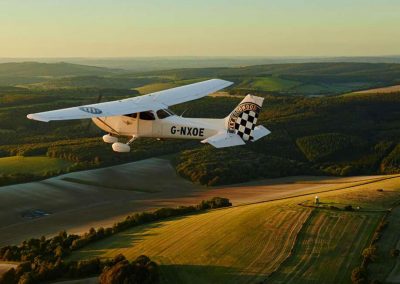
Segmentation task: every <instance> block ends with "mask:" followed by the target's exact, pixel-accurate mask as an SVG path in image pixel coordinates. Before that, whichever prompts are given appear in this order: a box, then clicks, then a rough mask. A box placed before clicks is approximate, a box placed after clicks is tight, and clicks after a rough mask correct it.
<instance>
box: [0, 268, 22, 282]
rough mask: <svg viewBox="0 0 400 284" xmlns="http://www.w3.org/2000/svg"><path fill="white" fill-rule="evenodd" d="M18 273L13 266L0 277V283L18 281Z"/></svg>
mask: <svg viewBox="0 0 400 284" xmlns="http://www.w3.org/2000/svg"><path fill="white" fill-rule="evenodd" d="M17 280H18V279H17V275H16V273H15V269H14V268H11V269H9V270H8V271H6V272H5V273H3V275H2V276H1V277H0V283H2V284H15V283H17Z"/></svg>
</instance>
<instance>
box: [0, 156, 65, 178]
mask: <svg viewBox="0 0 400 284" xmlns="http://www.w3.org/2000/svg"><path fill="white" fill-rule="evenodd" d="M71 164H72V163H71V162H69V161H65V160H62V159H57V158H48V157H22V156H12V157H4V158H0V173H2V174H13V173H35V174H40V173H44V172H53V171H54V172H56V171H59V170H62V169H65V168H67V167H69V166H70V165H71Z"/></svg>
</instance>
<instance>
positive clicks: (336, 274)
mask: <svg viewBox="0 0 400 284" xmlns="http://www.w3.org/2000/svg"><path fill="white" fill-rule="evenodd" d="M381 216H382V214H376V213H375V214H373V213H371V214H359V213H349V212H339V213H338V212H334V211H328V210H315V211H314V212H313V214H312V215H311V217H310V218H309V220H308V221H307V224H306V226H304V228H303V230H302V231H301V233H300V234H299V237H298V241H297V243H296V246H295V249H294V253H293V256H292V257H291V258H290V259H288V261H287V262H285V263H284V265H282V267H281V269H279V270H278V271H277V273H275V274H274V275H273V276H272V277H271V278H270V280H271V282H273V283H328V282H327V281H328V279H329V283H348V282H349V279H350V274H351V271H352V270H353V269H354V267H356V266H357V265H359V262H360V254H361V251H362V250H363V249H364V247H365V245H366V244H367V243H368V240H369V239H370V237H371V236H372V233H373V230H374V229H375V227H376V226H377V224H378V222H379V220H380V218H381Z"/></svg>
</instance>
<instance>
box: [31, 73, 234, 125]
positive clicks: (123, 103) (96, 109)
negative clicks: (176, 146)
mask: <svg viewBox="0 0 400 284" xmlns="http://www.w3.org/2000/svg"><path fill="white" fill-rule="evenodd" d="M232 84H233V83H232V82H229V81H225V80H221V79H211V80H207V81H203V82H199V83H194V84H190V85H186V86H182V87H176V88H172V89H168V90H163V91H159V92H155V93H151V94H148V95H144V96H139V97H134V98H129V99H124V100H118V101H111V102H105V103H98V104H91V105H84V106H79V107H70V108H64V109H58V110H52V111H46V112H39V113H34V114H28V115H27V117H28V118H29V119H34V120H39V121H45V122H47V121H50V120H69V119H83V118H93V117H105V116H115V115H124V114H129V113H136V112H142V111H148V110H156V109H160V108H167V107H169V106H172V105H176V104H180V103H184V102H188V101H192V100H196V99H199V98H202V97H205V96H207V95H209V94H212V93H214V92H216V91H218V90H221V89H223V88H226V87H228V86H230V85H232Z"/></svg>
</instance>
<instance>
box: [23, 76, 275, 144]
mask: <svg viewBox="0 0 400 284" xmlns="http://www.w3.org/2000/svg"><path fill="white" fill-rule="evenodd" d="M232 84H233V83H232V82H229V81H225V80H221V79H210V80H207V81H203V82H199V83H194V84H190V85H185V86H181V87H176V88H172V89H167V90H163V91H159V92H155V93H151V94H147V95H143V96H138V97H133V98H128V99H123V100H117V101H110V102H104V103H97V104H90V105H84V106H78V107H70V108H64V109H58V110H51V111H46V112H39V113H34V114H28V115H27V117H28V118H29V119H33V120H38V121H43V122H48V121H52V120H72V119H87V118H91V119H92V121H93V122H94V123H95V124H96V126H98V127H99V128H100V129H102V130H104V131H105V132H107V133H108V134H106V135H104V136H103V141H104V142H106V143H110V144H112V149H113V150H114V151H115V152H129V151H130V144H131V143H132V142H133V141H135V140H136V139H138V138H140V137H152V138H157V139H163V138H178V139H199V140H201V143H208V144H211V145H212V146H214V147H216V148H224V147H231V146H238V145H245V144H246V143H247V142H254V141H257V140H258V139H260V138H261V137H264V136H266V135H268V134H270V133H271V132H270V131H269V130H268V129H267V128H265V127H264V126H262V125H257V119H258V115H259V113H260V110H261V107H262V103H263V100H264V99H263V98H262V97H256V96H253V95H250V94H249V95H247V96H245V98H244V99H243V100H242V101H241V102H240V104H239V105H238V106H237V107H236V108H235V109H234V110H233V111H232V112H231V113H230V114H229V115H228V116H227V117H225V118H222V119H210V118H188V117H183V116H178V115H176V114H174V113H173V112H172V111H171V110H170V109H169V107H170V106H172V105H176V104H180V103H184V102H188V101H192V100H196V99H199V98H202V97H205V96H207V95H209V94H212V93H214V92H216V91H219V90H222V89H224V88H226V87H228V86H230V85H232ZM121 136H122V137H129V138H131V139H130V140H129V141H128V142H126V143H122V142H119V139H118V138H119V137H121Z"/></svg>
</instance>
